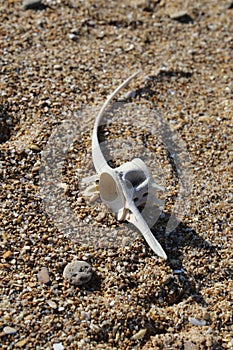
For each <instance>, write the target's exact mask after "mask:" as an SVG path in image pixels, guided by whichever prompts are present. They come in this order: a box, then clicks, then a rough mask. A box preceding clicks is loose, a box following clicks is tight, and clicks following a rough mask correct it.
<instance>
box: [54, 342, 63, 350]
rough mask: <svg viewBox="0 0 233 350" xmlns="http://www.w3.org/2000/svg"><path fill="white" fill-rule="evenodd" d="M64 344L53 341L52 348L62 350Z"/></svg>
mask: <svg viewBox="0 0 233 350" xmlns="http://www.w3.org/2000/svg"><path fill="white" fill-rule="evenodd" d="M64 349H65V348H64V346H63V345H62V343H55V344H53V350H64Z"/></svg>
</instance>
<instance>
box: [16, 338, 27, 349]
mask: <svg viewBox="0 0 233 350" xmlns="http://www.w3.org/2000/svg"><path fill="white" fill-rule="evenodd" d="M27 342H28V338H25V339H22V340H20V341H18V342H17V343H16V344H15V346H18V347H19V348H21V347H22V346H24V345H26V344H27Z"/></svg>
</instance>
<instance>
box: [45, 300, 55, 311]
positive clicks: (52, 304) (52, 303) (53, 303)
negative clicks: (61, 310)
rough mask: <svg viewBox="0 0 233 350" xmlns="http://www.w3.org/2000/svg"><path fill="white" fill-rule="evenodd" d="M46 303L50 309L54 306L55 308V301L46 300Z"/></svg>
mask: <svg viewBox="0 0 233 350" xmlns="http://www.w3.org/2000/svg"><path fill="white" fill-rule="evenodd" d="M47 304H48V305H49V306H50V307H51V308H52V309H56V308H57V304H56V303H55V301H52V300H47Z"/></svg>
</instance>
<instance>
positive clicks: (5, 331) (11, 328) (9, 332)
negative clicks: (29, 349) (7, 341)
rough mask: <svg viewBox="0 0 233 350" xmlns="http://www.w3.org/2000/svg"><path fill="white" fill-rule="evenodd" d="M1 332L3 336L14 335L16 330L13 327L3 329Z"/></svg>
mask: <svg viewBox="0 0 233 350" xmlns="http://www.w3.org/2000/svg"><path fill="white" fill-rule="evenodd" d="M3 332H4V333H5V334H15V333H17V330H16V329H15V328H13V327H9V326H6V327H4V328H3Z"/></svg>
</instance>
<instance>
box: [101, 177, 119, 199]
mask: <svg viewBox="0 0 233 350" xmlns="http://www.w3.org/2000/svg"><path fill="white" fill-rule="evenodd" d="M99 190H100V195H101V197H102V198H103V200H105V201H108V202H111V201H114V200H115V199H116V198H117V189H116V183H115V181H114V179H113V178H112V176H111V175H109V174H108V173H102V174H101V176H100V183H99Z"/></svg>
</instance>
